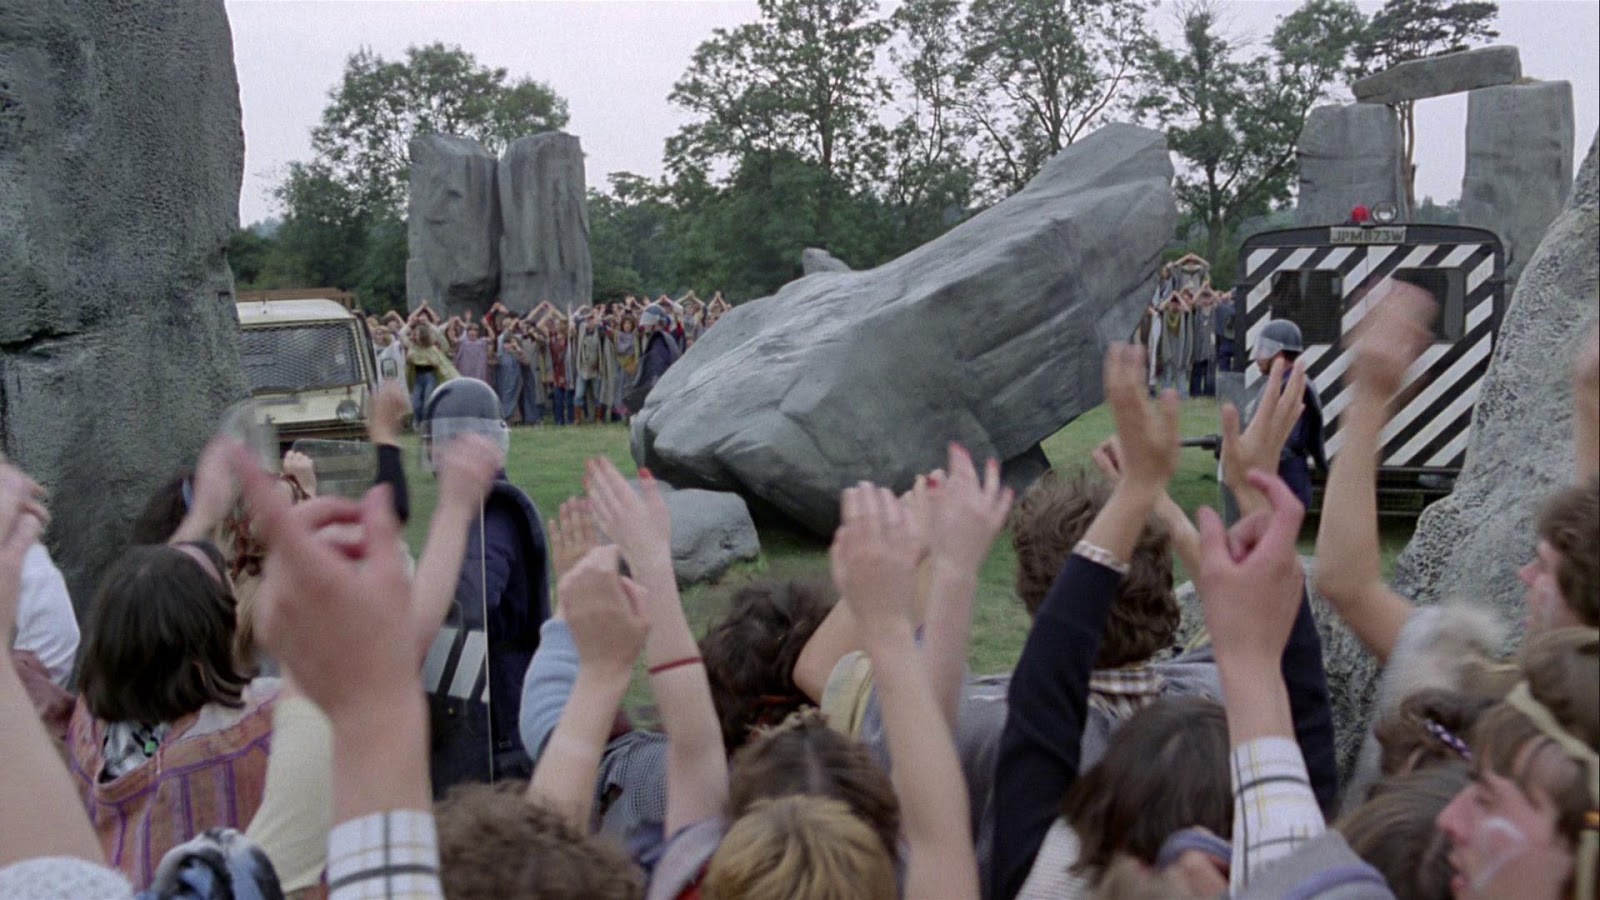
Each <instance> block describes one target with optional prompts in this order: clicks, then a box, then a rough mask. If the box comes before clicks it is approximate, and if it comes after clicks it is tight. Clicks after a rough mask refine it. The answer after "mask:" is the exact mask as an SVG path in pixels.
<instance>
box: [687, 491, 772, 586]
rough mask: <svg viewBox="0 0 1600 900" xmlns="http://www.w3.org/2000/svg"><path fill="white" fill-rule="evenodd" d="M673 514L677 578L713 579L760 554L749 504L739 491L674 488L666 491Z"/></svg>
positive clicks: (690, 580)
mask: <svg viewBox="0 0 1600 900" xmlns="http://www.w3.org/2000/svg"><path fill="white" fill-rule="evenodd" d="M666 501H667V512H668V513H670V514H671V516H672V569H673V571H674V572H676V573H677V575H678V581H679V582H682V583H686V584H692V583H695V582H701V581H714V580H716V579H717V578H719V577H721V576H722V573H723V572H726V571H727V570H728V567H729V566H731V565H733V564H734V563H736V562H739V561H741V560H753V559H755V558H757V557H758V556H760V555H761V540H760V538H758V537H757V536H756V525H755V521H754V520H753V519H751V518H750V507H749V506H747V505H746V504H745V502H744V498H742V497H740V496H739V495H738V494H730V493H724V492H721V491H701V490H692V489H691V490H682V491H680V490H673V491H670V492H668V493H667V494H666Z"/></svg>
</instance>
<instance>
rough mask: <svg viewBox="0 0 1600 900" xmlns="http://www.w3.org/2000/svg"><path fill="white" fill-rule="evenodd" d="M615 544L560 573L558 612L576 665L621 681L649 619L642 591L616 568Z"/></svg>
mask: <svg viewBox="0 0 1600 900" xmlns="http://www.w3.org/2000/svg"><path fill="white" fill-rule="evenodd" d="M619 561H620V554H619V553H618V551H617V548H616V547H615V546H608V547H595V548H593V549H591V550H589V551H588V552H587V553H585V554H584V555H583V557H582V558H581V559H579V560H578V561H577V562H575V563H573V565H572V566H571V568H570V569H569V570H568V571H567V572H566V574H564V575H562V576H561V580H560V582H559V583H558V584H557V587H556V590H557V593H558V594H559V595H560V597H561V615H562V618H564V619H566V621H567V627H568V628H570V629H571V630H572V640H573V642H574V643H576V644H577V645H578V659H579V662H580V664H581V665H582V666H583V667H584V668H586V669H589V670H590V671H591V672H592V673H594V674H597V675H600V676H603V677H614V678H620V679H622V680H623V681H626V680H627V678H628V675H629V673H630V672H631V671H632V670H633V664H634V661H635V660H637V659H638V658H639V654H640V653H642V652H643V651H644V643H645V638H646V637H647V636H648V635H649V633H650V622H649V620H648V619H646V618H645V616H644V613H643V611H642V603H641V597H642V594H643V589H642V588H640V587H639V586H638V585H637V584H635V583H633V581H632V580H630V579H627V578H623V577H622V576H621V574H619V573H618V571H617V566H618V563H619Z"/></svg>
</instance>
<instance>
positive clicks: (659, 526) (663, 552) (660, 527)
mask: <svg viewBox="0 0 1600 900" xmlns="http://www.w3.org/2000/svg"><path fill="white" fill-rule="evenodd" d="M583 486H584V489H585V490H586V491H587V492H588V494H589V500H590V503H591V506H592V509H593V511H594V518H595V521H596V522H597V523H598V524H599V525H600V528H601V529H602V530H604V531H605V533H606V534H607V535H608V536H609V537H610V538H611V539H612V540H613V541H616V542H617V546H618V547H620V548H622V556H623V558H624V559H626V560H627V561H628V565H629V566H630V567H633V568H635V569H638V568H639V567H640V566H641V565H643V564H645V563H647V562H654V563H660V562H661V561H662V560H665V562H666V564H667V565H668V566H669V567H670V566H671V564H672V516H671V515H669V514H668V512H667V502H666V500H665V499H663V498H662V496H661V489H660V487H659V486H658V485H657V484H656V480H655V477H654V476H652V475H651V474H650V471H649V470H648V469H640V470H639V490H638V491H635V490H634V489H633V488H632V487H631V486H629V484H628V482H627V479H625V478H623V477H622V473H621V472H619V471H617V467H616V465H615V464H613V463H612V462H611V460H609V459H606V458H605V457H603V456H597V457H595V458H594V459H591V460H589V462H588V464H587V465H586V466H585V467H584V477H583Z"/></svg>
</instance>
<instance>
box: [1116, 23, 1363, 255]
mask: <svg viewBox="0 0 1600 900" xmlns="http://www.w3.org/2000/svg"><path fill="white" fill-rule="evenodd" d="M1221 12H1222V8H1221V7H1219V6H1218V5H1216V4H1213V3H1210V2H1205V0H1200V2H1193V3H1189V4H1187V5H1184V6H1181V7H1179V9H1178V14H1179V17H1180V22H1181V24H1182V43H1181V44H1180V45H1179V46H1177V47H1166V46H1157V47H1155V48H1153V49H1152V51H1151V52H1150V55H1149V60H1148V64H1147V68H1146V72H1145V75H1146V78H1147V81H1148V91H1147V93H1146V94H1145V96H1144V97H1143V98H1142V99H1141V100H1140V101H1139V104H1138V108H1139V110H1140V111H1141V113H1144V114H1148V115H1151V116H1153V117H1154V118H1155V119H1156V120H1157V121H1159V122H1160V123H1161V124H1163V125H1164V126H1166V129H1167V141H1168V144H1169V146H1170V147H1171V148H1172V150H1173V151H1174V152H1176V153H1177V154H1178V155H1179V156H1180V157H1181V158H1182V159H1183V161H1184V163H1185V165H1184V166H1183V168H1182V169H1181V170H1180V172H1179V173H1178V176H1177V178H1176V180H1175V181H1174V185H1173V189H1174V192H1175V193H1176V194H1177V198H1178V203H1179V205H1180V206H1181V207H1182V209H1183V212H1184V213H1185V215H1186V217H1187V218H1188V219H1189V220H1190V221H1191V222H1193V223H1197V224H1198V225H1200V226H1201V227H1202V228H1203V230H1204V233H1205V235H1206V240H1207V252H1206V256H1207V258H1208V259H1215V258H1217V257H1218V255H1219V253H1220V251H1221V248H1222V244H1223V242H1224V241H1226V240H1228V236H1229V235H1230V234H1231V233H1233V232H1234V231H1235V230H1236V229H1237V228H1238V226H1239V224H1240V223H1241V222H1242V221H1244V220H1245V219H1246V218H1249V217H1251V216H1258V215H1262V214H1264V213H1266V212H1268V211H1270V210H1271V209H1272V208H1274V206H1276V205H1278V204H1281V203H1283V202H1285V201H1287V200H1288V198H1289V195H1290V187H1291V185H1292V183H1293V178H1294V174H1295V168H1294V161H1295V157H1294V150H1295V144H1296V142H1297V141H1298V139H1299V136H1300V131H1301V129H1302V127H1303V126H1304V124H1305V118H1306V115H1307V113H1309V112H1310V111H1311V108H1312V107H1313V106H1314V105H1316V104H1317V103H1318V102H1319V101H1320V100H1322V99H1323V98H1324V97H1325V96H1327V92H1328V89H1329V88H1330V86H1331V85H1332V84H1333V83H1334V81H1335V79H1336V78H1337V77H1338V76H1339V74H1340V71H1341V69H1342V67H1343V65H1344V62H1345V59H1346V56H1347V54H1348V52H1349V48H1350V46H1351V45H1352V44H1353V43H1354V41H1355V40H1356V36H1357V34H1358V33H1359V30H1360V26H1361V17H1360V13H1359V12H1358V11H1357V10H1356V9H1355V6H1354V4H1352V3H1349V2H1344V0H1308V2H1306V3H1305V4H1304V5H1303V6H1301V7H1300V8H1299V9H1297V10H1296V11H1295V12H1294V13H1292V14H1290V15H1288V16H1285V17H1283V18H1281V19H1280V20H1279V23H1278V26H1277V28H1276V29H1275V30H1274V32H1273V34H1272V37H1271V40H1270V41H1269V42H1268V47H1267V50H1268V51H1270V52H1265V53H1263V52H1260V51H1259V50H1257V49H1256V48H1253V47H1252V46H1251V45H1250V44H1249V42H1248V41H1245V40H1235V39H1232V38H1229V37H1228V36H1226V35H1224V34H1223V33H1222V32H1221V29H1220V27H1219V19H1220V15H1221Z"/></svg>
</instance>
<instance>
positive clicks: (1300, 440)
mask: <svg viewBox="0 0 1600 900" xmlns="http://www.w3.org/2000/svg"><path fill="white" fill-rule="evenodd" d="M1305 349H1306V347H1305V340H1304V339H1303V338H1302V337H1301V336H1300V326H1298V325H1296V324H1295V323H1293V322H1291V321H1289V320H1288V319H1273V320H1271V321H1269V322H1268V323H1267V324H1266V325H1265V326H1263V327H1262V329H1261V335H1260V337H1258V338H1256V344H1255V347H1253V348H1252V350H1251V354H1250V358H1251V359H1252V360H1253V361H1254V362H1255V364H1256V368H1257V369H1258V370H1259V371H1260V372H1261V374H1263V375H1267V374H1269V373H1270V372H1271V371H1272V364H1273V362H1275V361H1276V360H1278V359H1280V358H1281V359H1282V360H1283V361H1284V374H1285V377H1287V375H1288V372H1289V369H1290V367H1291V366H1293V365H1294V361H1295V360H1296V359H1299V358H1300V354H1301V353H1303V352H1304V351H1305ZM1273 388H1276V389H1277V390H1280V391H1281V390H1283V385H1262V388H1261V389H1262V390H1263V391H1266V390H1269V389H1273ZM1261 396H1262V395H1261V394H1257V395H1256V398H1255V399H1254V400H1252V401H1251V403H1250V409H1249V411H1248V413H1249V415H1250V416H1254V415H1255V411H1256V406H1257V405H1258V404H1259V403H1260V402H1261ZM1322 424H1323V423H1322V404H1321V403H1320V402H1319V401H1318V400H1317V389H1316V386H1315V385H1313V384H1312V383H1311V381H1310V379H1307V380H1306V387H1305V410H1304V411H1303V412H1301V413H1300V420H1299V421H1298V422H1295V424H1294V430H1293V431H1291V432H1290V433H1289V439H1288V440H1287V441H1285V442H1284V445H1283V452H1282V453H1281V454H1280V455H1279V457H1278V477H1279V478H1282V479H1283V481H1284V483H1285V484H1287V485H1288V486H1289V489H1290V490H1292V491H1294V494H1295V496H1296V497H1299V498H1300V502H1301V503H1302V504H1303V505H1304V506H1305V507H1306V508H1307V509H1310V508H1311V464H1312V463H1315V464H1316V466H1317V469H1318V470H1319V471H1321V472H1322V473H1323V474H1324V475H1326V474H1327V472H1328V454H1327V450H1326V449H1325V448H1324V447H1323V444H1322Z"/></svg>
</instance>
